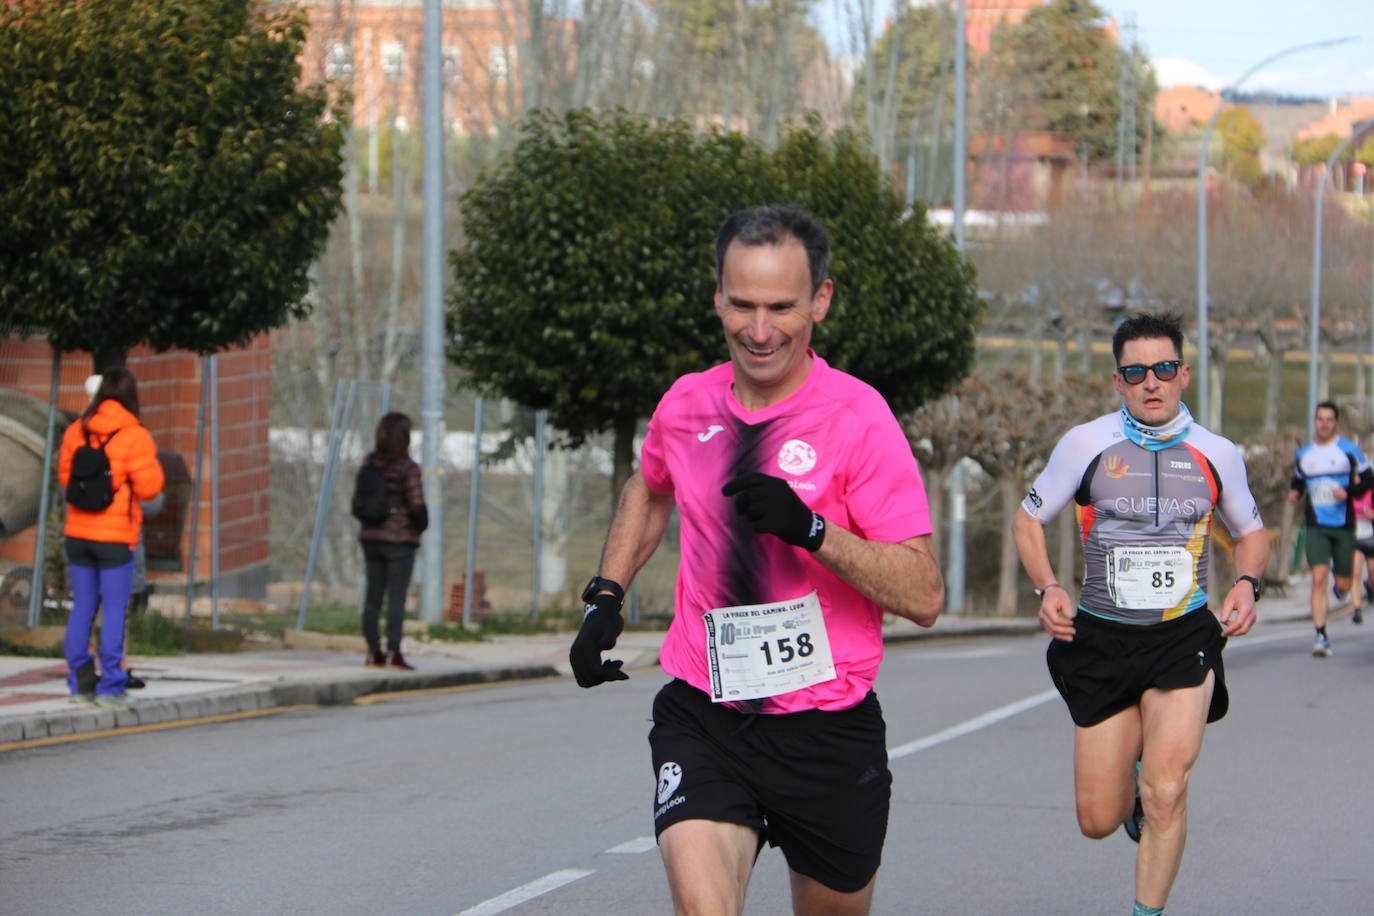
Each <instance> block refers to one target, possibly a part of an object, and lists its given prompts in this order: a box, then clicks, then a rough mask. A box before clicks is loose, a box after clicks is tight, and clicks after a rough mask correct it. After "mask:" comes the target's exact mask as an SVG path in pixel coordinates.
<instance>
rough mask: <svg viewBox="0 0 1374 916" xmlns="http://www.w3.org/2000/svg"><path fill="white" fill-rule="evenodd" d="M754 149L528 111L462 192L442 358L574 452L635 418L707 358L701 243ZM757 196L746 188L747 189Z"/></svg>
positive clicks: (621, 469)
mask: <svg viewBox="0 0 1374 916" xmlns="http://www.w3.org/2000/svg"><path fill="white" fill-rule="evenodd" d="M761 172H762V152H761V150H760V149H759V148H758V147H757V146H756V145H755V144H753V143H752V142H750V141H748V140H746V139H745V138H743V137H741V136H738V135H727V134H720V133H710V134H697V133H695V132H694V131H693V130H692V129H691V127H690V126H689V125H688V124H687V123H686V122H683V121H654V120H651V119H648V118H645V117H641V116H636V115H630V114H627V113H624V112H615V113H608V114H603V115H596V114H592V113H589V112H587V111H585V110H578V111H572V112H569V113H568V114H567V115H565V116H563V117H561V118H559V117H557V116H554V115H552V114H549V113H547V112H542V111H535V112H532V113H531V114H530V115H529V116H528V117H527V118H526V120H525V121H524V123H523V124H522V125H521V139H520V141H519V143H518V144H517V146H516V149H515V151H514V154H513V155H512V156H511V157H510V158H509V159H508V160H507V161H506V162H505V163H504V164H503V165H502V166H501V167H500V168H499V169H497V170H496V171H495V172H493V173H491V174H489V175H487V176H485V177H484V178H482V179H481V180H479V181H478V182H477V183H476V184H475V185H474V186H473V188H472V189H471V190H469V191H468V192H467V194H465V195H464V196H463V201H462V214H463V231H464V235H465V237H466V238H465V244H464V245H463V246H462V247H461V248H460V249H458V250H457V251H455V252H454V253H453V256H452V263H453V270H454V283H453V287H452V289H451V290H450V293H449V297H448V299H449V314H448V327H449V331H450V333H451V334H452V336H453V342H452V344H451V345H450V347H449V358H450V359H451V360H452V361H453V362H455V363H456V364H458V365H459V366H461V367H463V368H464V369H467V370H468V371H469V372H471V373H472V376H471V382H472V385H473V387H474V388H475V389H476V390H477V391H479V392H483V393H486V394H495V395H500V396H502V397H506V398H510V399H511V400H513V401H516V402H518V403H520V404H523V405H525V406H527V407H531V408H535V409H541V408H542V409H547V410H548V411H549V419H550V422H551V423H553V424H554V425H555V426H556V427H558V428H559V429H561V430H563V431H564V432H566V433H567V434H568V436H569V439H570V443H571V444H578V443H580V442H581V441H582V440H583V439H585V438H586V437H587V436H589V435H592V434H594V433H599V432H605V431H607V430H611V431H614V433H615V464H616V468H617V473H616V475H615V484H616V492H617V493H618V492H619V484H621V483H623V481H624V479H625V478H626V477H627V476H628V468H629V466H630V462H631V458H632V448H633V439H634V432H635V425H636V423H637V422H638V421H639V420H640V419H642V418H644V417H646V416H648V415H649V413H650V412H651V411H652V410H653V407H654V405H655V404H656V403H657V401H658V397H659V396H660V395H661V394H662V393H663V391H664V390H666V389H667V387H668V385H669V384H670V383H671V382H672V380H673V379H674V378H676V377H677V376H678V375H681V374H682V373H683V372H687V371H689V370H693V369H703V368H705V367H707V366H709V365H710V364H711V363H712V362H714V361H715V360H714V359H713V357H714V356H715V355H716V354H717V353H718V351H719V350H720V329H719V323H718V321H717V320H716V317H715V314H714V312H713V311H712V310H711V308H710V307H709V305H708V303H710V301H711V294H712V291H713V289H714V279H713V277H712V274H711V271H710V269H709V266H708V265H710V264H711V263H712V262H713V259H714V254H713V250H712V245H713V242H714V233H715V229H716V227H717V226H718V225H719V223H720V222H721V220H723V219H724V218H725V216H726V215H728V214H729V213H730V212H731V211H732V209H734V207H735V205H736V202H737V201H739V200H740V199H744V198H748V197H751V196H754V195H752V194H751V193H750V190H749V188H748V187H747V185H748V184H749V183H750V182H748V181H746V180H744V179H742V177H741V176H743V175H748V174H751V173H752V174H761ZM755 184H756V186H757V183H756V182H755Z"/></svg>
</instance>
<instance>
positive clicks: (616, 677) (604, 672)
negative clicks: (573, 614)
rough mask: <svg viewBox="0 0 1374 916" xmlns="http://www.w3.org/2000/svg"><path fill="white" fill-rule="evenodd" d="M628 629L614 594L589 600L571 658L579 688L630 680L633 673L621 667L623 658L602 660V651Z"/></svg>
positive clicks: (611, 646) (602, 595) (569, 657)
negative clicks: (626, 671)
mask: <svg viewBox="0 0 1374 916" xmlns="http://www.w3.org/2000/svg"><path fill="white" fill-rule="evenodd" d="M623 629H625V621H624V619H623V618H621V616H620V602H619V601H618V600H616V598H615V596H614V595H607V594H601V595H594V596H593V597H592V599H591V600H590V601H588V602H587V606H586V613H585V614H584V616H583V617H582V629H580V630H578V631H577V638H576V639H574V640H573V644H572V649H571V650H570V651H569V652H568V661H569V662H570V663H571V664H572V670H573V676H574V677H576V678H577V685H578V686H579V687H595V686H596V685H597V684H601V683H604V682H606V681H627V680H629V679H630V676H629V675H628V674H626V673H625V672H624V671H621V670H620V666H621V665H622V664H624V662H622V661H621V660H620V659H616V660H615V661H604V662H603V661H602V660H601V653H602V652H603V651H605V650H607V649H610V648H613V647H614V646H615V640H616V637H618V636H619V635H620V631H621V630H623Z"/></svg>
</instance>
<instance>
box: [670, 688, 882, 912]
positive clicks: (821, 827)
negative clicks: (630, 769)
mask: <svg viewBox="0 0 1374 916" xmlns="http://www.w3.org/2000/svg"><path fill="white" fill-rule="evenodd" d="M649 747H650V750H651V751H652V753H653V762H654V776H655V779H656V780H657V782H656V785H655V789H654V793H653V801H654V804H653V809H654V835H655V836H657V835H658V834H660V833H662V832H663V831H664V830H666V829H667V828H669V827H671V826H672V825H673V824H676V823H677V822H679V821H684V820H696V819H704V820H711V821H724V822H726V823H731V824H743V825H745V826H746V827H752V828H754V829H755V830H757V831H759V848H760V849H762V848H763V843H764V841H765V840H767V842H768V843H770V844H771V845H773V846H777V847H778V848H780V849H781V850H782V854H783V856H784V857H785V858H786V859H787V865H788V867H789V868H791V869H792V870H793V871H796V872H798V873H800V874H803V875H806V876H807V877H809V878H813V879H815V880H816V881H819V882H820V883H821V884H824V885H825V886H826V887H828V888H831V889H832V890H836V891H839V892H841V893H846V894H852V893H854V892H856V891H860V890H863V889H864V888H865V887H867V886H868V883H869V881H871V880H872V879H873V876H874V875H875V874H877V871H878V865H879V863H880V862H881V861H882V852H883V840H884V839H885V837H886V836H887V812H888V804H889V802H890V800H891V795H892V773H891V771H890V770H888V768H887V727H886V725H885V724H884V722H883V712H882V708H881V707H880V706H879V705H878V697H877V695H876V694H874V693H871V692H870V693H869V694H868V696H867V697H865V698H864V699H863V701H862V702H860V703H859V704H858V705H857V706H854V707H852V708H851V709H846V710H843V711H840V712H823V711H821V710H808V711H805V712H797V713H791V714H788V715H753V716H751V715H746V714H744V713H739V712H736V711H735V710H733V709H731V708H729V707H727V706H722V705H719V704H716V703H712V702H711V700H710V698H709V697H708V696H707V695H706V694H705V693H703V692H702V691H700V690H697V689H696V688H695V687H692V686H691V685H690V684H688V683H686V682H685V681H681V680H673V681H671V682H669V683H668V684H667V685H666V686H664V688H663V689H662V690H660V691H659V692H658V696H657V697H656V698H655V699H654V727H653V728H652V729H651V730H650V732H649Z"/></svg>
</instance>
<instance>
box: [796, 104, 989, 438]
mask: <svg viewBox="0 0 1374 916" xmlns="http://www.w3.org/2000/svg"><path fill="white" fill-rule="evenodd" d="M771 171H772V173H773V178H774V180H775V181H776V186H777V188H778V189H779V190H778V191H777V192H776V197H775V199H776V200H779V201H790V202H793V203H799V204H801V205H802V206H804V207H806V208H807V209H809V210H811V212H813V213H815V214H816V215H817V216H819V217H820V218H821V220H822V221H823V222H824V223H825V225H826V228H827V229H828V230H829V231H830V240H831V246H832V247H833V249H834V256H833V258H832V260H831V265H830V273H831V276H832V277H833V278H834V280H835V299H834V305H833V306H832V307H831V309H830V314H829V315H828V316H827V317H826V319H825V321H823V322H822V323H821V324H820V325H818V326H817V328H816V333H815V337H814V346H815V348H816V352H817V353H819V354H821V355H822V356H823V357H825V359H826V361H827V362H829V363H830V364H831V365H833V366H835V367H836V368H839V369H843V370H844V371H846V372H849V373H851V374H853V375H856V376H858V377H859V378H861V379H863V380H864V381H865V382H868V383H869V384H870V385H872V386H873V387H874V388H877V389H878V390H879V391H880V392H882V395H883V397H885V398H886V399H887V402H888V404H890V405H891V406H892V410H893V412H894V413H897V414H899V415H900V414H905V413H909V412H910V411H913V410H915V409H916V408H917V407H920V406H921V405H922V404H924V403H925V402H926V401H928V400H929V399H931V398H934V397H939V396H940V395H941V394H943V393H944V392H945V391H947V390H949V388H951V387H952V386H954V385H956V384H958V382H959V380H960V379H962V378H963V377H964V376H965V375H967V374H968V372H969V369H970V368H971V367H972V365H973V356H974V334H975V331H976V329H977V326H978V319H979V318H980V316H981V303H980V301H979V299H978V294H977V287H976V286H975V284H974V274H973V267H972V266H971V265H970V264H969V263H968V262H967V261H965V260H964V259H963V258H960V257H959V254H958V252H957V251H955V249H954V246H953V244H952V243H951V242H950V241H949V240H948V239H946V238H944V237H943V236H941V235H940V234H939V233H938V232H937V231H936V230H935V229H934V228H933V227H932V226H931V225H930V224H929V223H928V222H926V219H925V211H924V210H923V209H920V208H918V209H916V210H915V211H914V212H912V213H910V214H906V213H904V212H903V211H904V206H903V203H902V201H901V198H900V197H899V196H898V195H897V194H896V193H895V192H894V191H893V190H892V187H891V186H890V185H889V184H888V182H887V180H886V178H885V176H884V175H883V174H882V172H881V170H880V169H879V168H878V163H877V160H875V159H874V158H873V157H872V156H871V155H869V153H868V151H867V149H866V147H865V145H864V143H863V141H862V139H861V138H860V137H859V136H858V135H856V134H855V133H853V132H851V131H847V130H845V131H840V132H839V133H837V134H836V135H835V136H834V137H833V138H830V139H827V138H825V137H824V136H823V135H822V134H821V131H820V126H819V124H818V123H817V122H816V121H815V120H811V121H809V122H808V123H806V124H804V125H802V126H800V127H798V128H795V129H793V130H791V131H788V132H787V133H786V134H785V135H784V137H783V141H782V144H781V146H780V147H779V148H778V150H777V152H776V153H774V154H773V156H772V168H771Z"/></svg>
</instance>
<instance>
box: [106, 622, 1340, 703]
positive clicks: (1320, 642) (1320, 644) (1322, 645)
mask: <svg viewBox="0 0 1374 916" xmlns="http://www.w3.org/2000/svg"><path fill="white" fill-rule="evenodd" d="M1312 654H1313V655H1315V656H1316V657H1317V658H1330V657H1331V640H1329V639H1327V638H1326V637H1325V636H1318V637H1317V641H1316V643H1314V644H1313V646H1312ZM96 702H97V703H98V702H100V701H99V700H97V701H96Z"/></svg>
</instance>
